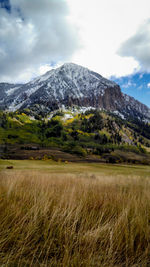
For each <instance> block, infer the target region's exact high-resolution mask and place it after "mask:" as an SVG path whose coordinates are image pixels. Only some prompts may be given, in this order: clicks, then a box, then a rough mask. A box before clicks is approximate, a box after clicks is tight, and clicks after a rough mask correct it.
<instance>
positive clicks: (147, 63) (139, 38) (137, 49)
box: [119, 19, 150, 71]
mask: <svg viewBox="0 0 150 267" xmlns="http://www.w3.org/2000/svg"><path fill="white" fill-rule="evenodd" d="M119 54H120V55H121V56H128V57H132V58H134V59H135V60H136V61H138V62H139V65H140V66H141V69H142V70H143V71H150V19H148V20H147V21H145V22H144V24H142V25H141V26H140V27H139V29H138V31H137V32H136V33H135V34H134V35H133V36H132V37H130V38H129V39H128V40H126V41H125V42H124V43H123V44H122V45H121V47H120V49H119Z"/></svg>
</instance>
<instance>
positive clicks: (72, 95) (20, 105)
mask: <svg viewBox="0 0 150 267" xmlns="http://www.w3.org/2000/svg"><path fill="white" fill-rule="evenodd" d="M0 88H2V89H1V92H2V93H1V95H0V108H1V109H7V110H12V111H14V110H17V109H24V108H30V109H33V110H36V112H37V113H38V112H40V110H41V109H42V110H43V112H46V113H47V112H50V111H52V110H56V109H59V108H61V107H64V106H65V107H66V108H68V107H72V106H78V107H79V108H82V107H88V108H89V107H91V108H96V109H105V110H108V111H111V112H117V113H118V114H122V115H123V116H124V117H126V116H129V115H132V116H135V117H138V118H150V109H149V108H148V107H146V106H145V105H143V104H142V103H140V102H138V101H136V100H135V99H134V98H132V97H130V96H126V95H124V94H123V93H122V92H121V89H120V87H119V85H118V84H116V83H115V82H113V81H110V80H108V79H106V78H104V77H103V76H101V75H100V74H98V73H96V72H94V71H91V70H89V69H88V68H84V67H82V66H80V65H77V64H74V63H65V64H63V65H62V66H60V67H59V68H56V69H52V70H50V71H48V72H46V73H45V74H44V75H42V76H39V77H37V78H36V79H34V80H33V81H31V82H29V83H27V84H24V85H19V86H18V85H8V84H6V86H5V84H4V83H1V84H0Z"/></svg>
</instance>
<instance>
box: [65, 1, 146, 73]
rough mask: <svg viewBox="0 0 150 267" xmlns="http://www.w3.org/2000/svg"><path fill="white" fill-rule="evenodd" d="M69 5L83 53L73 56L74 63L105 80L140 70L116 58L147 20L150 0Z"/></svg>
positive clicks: (125, 59) (127, 60)
mask: <svg viewBox="0 0 150 267" xmlns="http://www.w3.org/2000/svg"><path fill="white" fill-rule="evenodd" d="M68 3H70V9H71V16H70V17H71V19H72V21H73V22H76V23H77V25H78V28H79V32H80V39H81V41H82V44H83V49H82V50H80V51H77V53H76V54H75V55H74V56H73V61H74V62H76V63H78V64H82V65H86V66H87V67H90V68H92V69H93V70H95V71H98V72H99V73H101V74H102V75H104V76H111V75H115V76H122V75H123V76H124V75H128V74H131V73H133V72H135V70H139V68H140V67H139V64H138V62H137V60H136V59H134V58H130V57H128V56H127V57H122V56H119V55H118V53H117V51H118V49H119V47H120V45H121V44H122V43H123V42H125V40H127V39H128V38H130V37H131V36H132V35H134V33H135V32H136V31H137V29H138V27H139V25H140V24H141V23H142V22H143V21H144V20H145V19H147V18H149V10H150V1H149V0H143V1H137V0H132V1H131V0H113V1H112V0H107V1H106V0H92V1H91V0H82V1H80V0H76V1H74V0H68Z"/></svg>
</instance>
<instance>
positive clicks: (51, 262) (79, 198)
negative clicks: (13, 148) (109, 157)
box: [0, 160, 150, 267]
mask: <svg viewBox="0 0 150 267" xmlns="http://www.w3.org/2000/svg"><path fill="white" fill-rule="evenodd" d="M11 165H12V166H14V169H11V170H9V169H6V167H7V166H11ZM0 222H1V223H0V266H5V267H6V266H8V267H17V266H21V267H24V266H34V267H36V266H42V267H49V266H64V267H70V266H74V267H76V266H77V267H78V266H89V267H90V266H105V267H109V266H110V267H111V266H116V267H125V266H129V267H130V266H134V267H139V266H140V267H146V266H150V166H138V165H105V164H96V163H92V164H81V163H80V164H79V163H68V164H65V163H56V162H53V161H34V160H33V161H32V160H30V161H26V160H24V161H13V160H11V161H8V160H5V161H4V160H1V161H0Z"/></svg>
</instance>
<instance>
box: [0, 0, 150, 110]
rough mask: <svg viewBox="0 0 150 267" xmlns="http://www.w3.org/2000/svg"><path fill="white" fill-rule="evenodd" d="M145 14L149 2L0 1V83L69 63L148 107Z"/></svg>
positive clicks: (149, 49) (148, 16) (148, 19)
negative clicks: (94, 73)
mask: <svg viewBox="0 0 150 267" xmlns="http://www.w3.org/2000/svg"><path fill="white" fill-rule="evenodd" d="M149 10H150V0H0V82H2V81H7V82H26V81H29V80H30V79H32V78H34V77H35V76H37V75H40V74H43V73H44V72H46V71H47V70H49V69H51V68H53V67H57V66H59V65H61V64H63V63H64V62H74V63H77V64H80V65H83V66H85V67H88V68H90V69H92V70H94V71H97V72H98V73H100V74H101V75H103V76H105V77H108V78H111V79H113V80H115V81H117V82H118V83H119V84H120V85H121V88H122V90H123V92H125V93H129V94H130V95H132V96H134V97H135V98H137V99H139V100H140V101H142V102H143V103H145V104H147V105H148V106H150V12H149Z"/></svg>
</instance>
